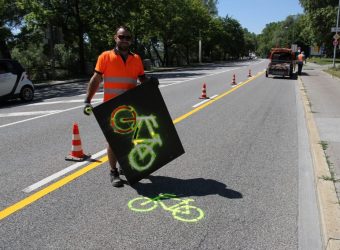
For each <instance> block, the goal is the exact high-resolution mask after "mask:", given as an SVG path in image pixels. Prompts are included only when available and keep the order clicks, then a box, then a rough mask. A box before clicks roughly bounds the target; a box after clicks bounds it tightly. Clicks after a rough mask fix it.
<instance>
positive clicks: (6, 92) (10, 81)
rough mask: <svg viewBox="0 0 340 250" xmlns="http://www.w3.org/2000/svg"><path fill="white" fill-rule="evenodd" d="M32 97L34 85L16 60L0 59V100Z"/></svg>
mask: <svg viewBox="0 0 340 250" xmlns="http://www.w3.org/2000/svg"><path fill="white" fill-rule="evenodd" d="M18 97H20V99H21V100H23V101H25V102H28V101H32V100H33V98H34V85H33V83H32V82H31V80H30V79H29V78H28V76H27V74H26V72H25V69H24V68H23V67H22V66H21V64H20V63H19V62H18V61H15V60H10V59H0V100H8V99H14V98H18Z"/></svg>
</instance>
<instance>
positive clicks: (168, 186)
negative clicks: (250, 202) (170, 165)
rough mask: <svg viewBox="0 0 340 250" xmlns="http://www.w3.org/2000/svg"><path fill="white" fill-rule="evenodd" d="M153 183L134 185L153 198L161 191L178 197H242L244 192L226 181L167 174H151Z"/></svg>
mask: <svg viewBox="0 0 340 250" xmlns="http://www.w3.org/2000/svg"><path fill="white" fill-rule="evenodd" d="M148 179H149V180H150V181H151V183H140V182H138V183H136V184H135V185H133V186H132V188H134V189H135V190H136V191H137V193H138V194H140V195H143V196H146V197H149V198H153V197H156V196H157V195H159V194H160V193H171V194H175V195H176V196H177V197H179V198H180V197H188V196H206V195H215V194H218V195H220V196H222V197H225V198H228V199H240V198H242V197H243V196H242V194H241V193H240V192H237V191H235V190H232V189H228V188H227V186H226V185H225V184H224V183H221V182H218V181H215V180H211V179H204V178H195V179H186V180H185V179H177V178H172V177H166V176H149V177H148Z"/></svg>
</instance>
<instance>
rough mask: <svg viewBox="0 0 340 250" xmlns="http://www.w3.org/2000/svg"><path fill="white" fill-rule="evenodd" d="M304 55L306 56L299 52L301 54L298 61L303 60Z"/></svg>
mask: <svg viewBox="0 0 340 250" xmlns="http://www.w3.org/2000/svg"><path fill="white" fill-rule="evenodd" d="M304 57H305V56H304V55H303V54H299V55H298V61H299V62H303V60H304Z"/></svg>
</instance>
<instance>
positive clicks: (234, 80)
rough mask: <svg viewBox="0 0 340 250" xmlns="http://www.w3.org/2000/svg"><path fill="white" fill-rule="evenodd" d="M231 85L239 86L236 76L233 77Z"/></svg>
mask: <svg viewBox="0 0 340 250" xmlns="http://www.w3.org/2000/svg"><path fill="white" fill-rule="evenodd" d="M231 85H237V83H236V77H235V74H234V75H233V81H232V83H231Z"/></svg>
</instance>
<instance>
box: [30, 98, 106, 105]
mask: <svg viewBox="0 0 340 250" xmlns="http://www.w3.org/2000/svg"><path fill="white" fill-rule="evenodd" d="M101 100H102V99H101V98H98V99H92V101H101ZM79 102H80V103H82V102H84V100H82V99H81V100H64V101H54V102H46V101H43V102H37V103H32V104H28V105H26V106H39V105H51V104H60V103H61V104H64V103H65V104H66V103H79Z"/></svg>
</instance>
